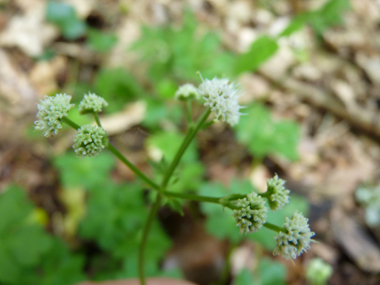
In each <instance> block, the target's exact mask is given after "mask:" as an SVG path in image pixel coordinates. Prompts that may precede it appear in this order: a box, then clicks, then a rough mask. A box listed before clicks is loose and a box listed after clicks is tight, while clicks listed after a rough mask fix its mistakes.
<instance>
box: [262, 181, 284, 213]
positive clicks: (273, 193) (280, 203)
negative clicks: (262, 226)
mask: <svg viewBox="0 0 380 285" xmlns="http://www.w3.org/2000/svg"><path fill="white" fill-rule="evenodd" d="M285 182H286V181H285V180H283V179H280V178H278V176H277V174H276V175H275V176H274V177H273V178H270V179H268V180H267V192H266V193H265V194H264V197H266V198H267V199H268V204H269V208H270V209H271V210H272V211H276V210H280V209H282V208H283V207H284V205H285V204H287V203H289V193H290V191H289V190H288V189H285V187H284V184H285Z"/></svg>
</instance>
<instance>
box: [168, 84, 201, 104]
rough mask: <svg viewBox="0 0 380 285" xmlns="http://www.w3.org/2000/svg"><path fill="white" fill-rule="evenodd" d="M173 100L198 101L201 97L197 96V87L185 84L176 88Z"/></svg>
mask: <svg viewBox="0 0 380 285" xmlns="http://www.w3.org/2000/svg"><path fill="white" fill-rule="evenodd" d="M174 98H175V99H177V100H187V99H195V100H199V99H200V98H201V96H200V95H199V92H198V89H197V87H195V86H194V85H193V84H191V83H186V84H184V85H182V86H180V87H179V88H178V90H177V92H176V93H175V95H174Z"/></svg>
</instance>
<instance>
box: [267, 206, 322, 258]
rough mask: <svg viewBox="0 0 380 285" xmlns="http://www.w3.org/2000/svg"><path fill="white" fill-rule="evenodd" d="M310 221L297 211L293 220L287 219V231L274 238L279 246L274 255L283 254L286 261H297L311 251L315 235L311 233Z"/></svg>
mask: <svg viewBox="0 0 380 285" xmlns="http://www.w3.org/2000/svg"><path fill="white" fill-rule="evenodd" d="M308 221H309V220H308V219H306V218H305V217H304V216H303V215H302V214H301V213H298V212H297V211H296V212H295V213H294V214H293V217H292V218H291V219H289V218H288V217H286V218H285V223H284V225H283V228H284V229H285V230H286V231H285V232H282V231H281V232H279V233H278V235H276V236H275V237H274V238H275V240H276V243H277V245H276V248H275V249H274V251H273V254H274V255H278V254H281V255H282V256H283V257H284V258H286V259H296V258H297V257H298V256H300V255H301V254H302V253H303V252H305V251H307V250H308V249H310V243H311V242H312V241H313V240H312V239H311V237H312V236H314V235H315V233H314V232H312V231H310V228H309V224H308Z"/></svg>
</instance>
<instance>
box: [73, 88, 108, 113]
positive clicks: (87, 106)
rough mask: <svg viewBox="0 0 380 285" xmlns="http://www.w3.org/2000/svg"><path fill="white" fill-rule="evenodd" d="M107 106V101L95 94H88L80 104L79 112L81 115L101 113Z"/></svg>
mask: <svg viewBox="0 0 380 285" xmlns="http://www.w3.org/2000/svg"><path fill="white" fill-rule="evenodd" d="M107 106H108V103H107V101H106V100H104V99H103V98H102V97H100V96H98V95H96V94H95V93H88V94H85V95H84V98H83V100H82V101H81V102H80V103H79V112H80V113H81V114H86V113H91V112H101V111H102V109H103V108H104V107H107Z"/></svg>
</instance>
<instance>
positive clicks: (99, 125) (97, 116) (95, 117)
mask: <svg viewBox="0 0 380 285" xmlns="http://www.w3.org/2000/svg"><path fill="white" fill-rule="evenodd" d="M92 115H94V119H95V121H96V124H97V125H98V127H102V124H101V123H100V120H99V115H98V113H96V112H92Z"/></svg>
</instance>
